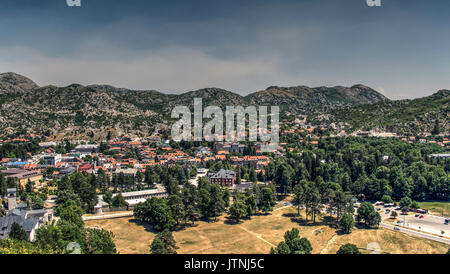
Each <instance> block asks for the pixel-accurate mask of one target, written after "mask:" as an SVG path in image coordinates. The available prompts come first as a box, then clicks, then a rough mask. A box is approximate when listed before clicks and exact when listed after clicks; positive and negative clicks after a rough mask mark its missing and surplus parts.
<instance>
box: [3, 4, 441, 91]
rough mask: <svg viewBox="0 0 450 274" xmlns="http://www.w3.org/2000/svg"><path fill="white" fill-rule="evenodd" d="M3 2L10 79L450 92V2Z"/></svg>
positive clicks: (172, 87) (178, 87)
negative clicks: (15, 75)
mask: <svg viewBox="0 0 450 274" xmlns="http://www.w3.org/2000/svg"><path fill="white" fill-rule="evenodd" d="M81 1H82V6H81V7H68V6H67V5H66V0H0V72H7V71H14V72H17V73H19V74H23V75H25V76H28V77H30V78H31V79H33V80H34V81H36V82H37V83H38V84H39V85H47V84H54V85H58V86H66V85H69V84H71V83H80V84H94V83H98V84H103V83H104V84H111V85H114V86H117V87H127V88H133V89H156V90H159V91H163V92H181V91H189V90H194V89H199V88H204V87H220V88H224V89H228V90H231V91H234V92H237V93H240V94H248V93H250V92H255V91H258V90H262V89H265V88H267V87H268V86H272V85H278V86H296V85H308V86H322V85H325V86H335V85H345V86H351V85H353V84H357V83H361V84H365V85H368V86H370V87H372V88H374V89H376V90H378V91H380V92H382V93H383V94H385V95H386V96H387V97H389V98H392V99H399V98H416V97H422V96H426V95H430V94H432V93H434V92H436V91H437V90H439V89H450V1H448V0H442V1H440V0H433V1H425V0H381V1H382V7H372V8H370V7H368V6H367V4H366V0H339V1H337V0H271V1H269V0H161V1H156V0H155V1H152V0H142V1H141V0H116V1H114V0H81Z"/></svg>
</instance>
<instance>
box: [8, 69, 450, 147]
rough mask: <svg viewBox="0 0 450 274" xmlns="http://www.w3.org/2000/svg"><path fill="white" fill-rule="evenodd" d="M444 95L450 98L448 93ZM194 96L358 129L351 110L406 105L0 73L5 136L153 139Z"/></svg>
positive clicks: (341, 94) (367, 94) (330, 92)
mask: <svg viewBox="0 0 450 274" xmlns="http://www.w3.org/2000/svg"><path fill="white" fill-rule="evenodd" d="M444 97H447V99H448V93H445V94H444ZM194 98H202V99H203V106H204V107H205V106H209V105H216V106H220V107H222V108H224V107H225V106H227V105H242V106H246V105H256V106H259V105H267V106H270V105H277V106H280V108H281V110H282V112H289V113H292V114H295V115H297V114H307V115H308V116H313V118H314V119H315V121H316V122H323V121H325V120H323V117H327V119H329V120H330V121H338V120H339V119H341V120H343V121H345V122H349V123H352V124H353V123H354V124H355V127H356V124H357V123H358V119H357V118H352V120H350V118H349V117H350V116H343V114H342V113H345V112H346V111H347V109H351V110H352V112H351V113H354V115H353V116H351V117H354V116H358V115H357V114H358V112H359V111H362V110H364V111H366V113H367V115H369V113H370V111H374V112H372V113H377V112H375V111H379V109H378V108H377V107H376V106H380V107H381V106H383V107H382V108H383V109H384V110H385V111H387V112H388V109H389V108H390V106H396V108H397V109H401V108H402V105H403V104H406V103H405V102H402V101H390V100H388V99H387V98H386V97H384V96H383V95H381V94H380V93H378V92H376V91H375V90H373V89H371V88H369V87H366V86H363V85H355V86H352V87H341V86H337V87H331V88H328V87H317V88H310V87H306V86H297V87H287V88H285V87H269V88H268V89H266V90H263V91H259V92H256V93H252V94H249V95H247V96H241V95H238V94H235V93H233V92H230V91H226V90H223V89H219V88H206V89H200V90H196V91H189V92H186V93H183V94H179V95H175V94H164V93H161V92H158V91H155V90H130V89H125V88H116V87H113V86H108V85H91V86H82V85H77V84H73V85H70V86H67V87H55V86H46V87H39V86H38V85H36V84H35V83H34V82H33V81H31V80H30V79H28V78H26V77H23V76H20V75H18V74H15V73H4V74H0V103H1V105H0V136H2V135H7V134H15V133H18V132H19V133H24V132H28V133H31V132H32V133H37V134H41V135H45V136H47V137H48V138H49V139H52V138H56V139H62V138H79V139H83V138H84V139H95V140H101V139H104V138H105V137H106V136H107V135H112V136H150V135H152V134H154V133H155V132H157V131H158V130H167V129H169V128H170V127H169V126H170V123H171V122H170V119H169V118H170V114H171V111H172V109H173V108H174V107H175V106H177V105H187V106H190V107H192V105H193V101H194ZM367 104H369V105H367ZM352 107H354V108H352ZM358 108H361V109H358ZM374 108H375V109H374ZM430 108H432V104H431V105H430ZM447 108H448V102H447ZM342 109H344V112H342ZM424 111H431V109H426V110H424ZM402 121H403V120H402ZM327 122H328V121H327ZM371 125H372V124H369V125H368V126H371ZM373 125H375V124H373ZM358 126H360V124H358Z"/></svg>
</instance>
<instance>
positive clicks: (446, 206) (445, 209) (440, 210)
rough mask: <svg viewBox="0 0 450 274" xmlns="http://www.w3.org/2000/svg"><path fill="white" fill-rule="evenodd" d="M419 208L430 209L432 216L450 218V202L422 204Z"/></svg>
mask: <svg viewBox="0 0 450 274" xmlns="http://www.w3.org/2000/svg"><path fill="white" fill-rule="evenodd" d="M419 206H420V208H425V209H428V211H429V212H430V213H431V214H434V215H438V216H444V217H450V202H420V203H419Z"/></svg>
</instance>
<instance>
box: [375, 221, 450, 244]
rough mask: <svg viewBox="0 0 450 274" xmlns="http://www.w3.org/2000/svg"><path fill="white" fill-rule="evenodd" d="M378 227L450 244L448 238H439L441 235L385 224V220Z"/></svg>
mask: <svg viewBox="0 0 450 274" xmlns="http://www.w3.org/2000/svg"><path fill="white" fill-rule="evenodd" d="M380 227H383V228H387V229H391V230H394V231H396V232H403V233H406V234H409V235H412V236H416V237H420V238H425V239H429V240H433V241H437V242H441V243H444V244H448V245H450V239H447V238H441V237H438V236H433V235H430V234H427V233H423V232H419V231H415V230H410V229H407V228H404V227H397V226H395V225H391V224H387V223H385V222H382V223H381V224H380ZM395 227H397V228H398V229H400V230H395Z"/></svg>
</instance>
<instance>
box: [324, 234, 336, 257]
mask: <svg viewBox="0 0 450 274" xmlns="http://www.w3.org/2000/svg"><path fill="white" fill-rule="evenodd" d="M337 237H338V235H337V234H334V235H333V237H331V238H330V239H329V240H328V242H327V245H326V246H325V247H324V248H323V249H322V250H321V251H320V254H328V249H329V248H330V246H331V245H332V244H333V243H334V241H335V240H336V238H337Z"/></svg>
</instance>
